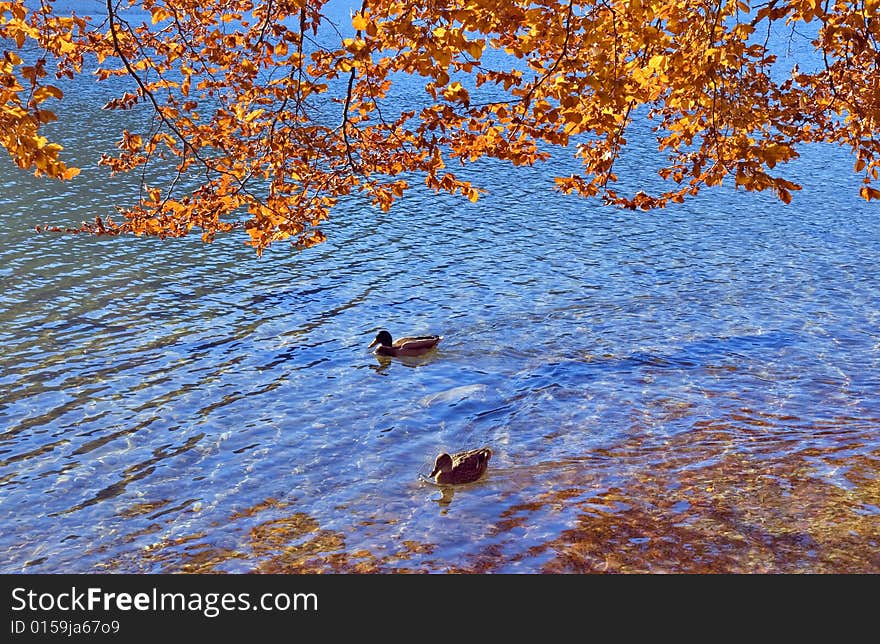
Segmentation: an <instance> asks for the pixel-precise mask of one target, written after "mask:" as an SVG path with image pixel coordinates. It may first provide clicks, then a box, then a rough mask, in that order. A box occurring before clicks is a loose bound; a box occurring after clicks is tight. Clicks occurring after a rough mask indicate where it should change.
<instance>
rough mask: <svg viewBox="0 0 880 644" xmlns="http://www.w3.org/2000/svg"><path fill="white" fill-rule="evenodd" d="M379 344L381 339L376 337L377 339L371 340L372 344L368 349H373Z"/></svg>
mask: <svg viewBox="0 0 880 644" xmlns="http://www.w3.org/2000/svg"><path fill="white" fill-rule="evenodd" d="M377 344H379V340H378V338H377V339H375V340H373V341H372V342H370V346H368V347H367V348H368V349H372V348H373V347H375V346H376V345H377Z"/></svg>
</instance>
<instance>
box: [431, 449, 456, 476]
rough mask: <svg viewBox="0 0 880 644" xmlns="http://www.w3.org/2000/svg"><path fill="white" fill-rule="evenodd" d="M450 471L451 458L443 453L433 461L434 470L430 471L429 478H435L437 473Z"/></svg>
mask: <svg viewBox="0 0 880 644" xmlns="http://www.w3.org/2000/svg"><path fill="white" fill-rule="evenodd" d="M451 469H452V457H451V456H450V455H449V454H447V453H446V452H444V453H442V454H440V456H438V457H437V458H436V459H435V460H434V469H433V470H431V476H430V477H429V478H434V477H435V476H437V473H438V472H448V471H450V470H451Z"/></svg>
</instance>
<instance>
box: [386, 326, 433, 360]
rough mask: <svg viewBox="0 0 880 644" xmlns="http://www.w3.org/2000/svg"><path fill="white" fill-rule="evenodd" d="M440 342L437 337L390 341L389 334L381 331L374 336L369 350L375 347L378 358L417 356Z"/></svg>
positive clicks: (425, 336)
mask: <svg viewBox="0 0 880 644" xmlns="http://www.w3.org/2000/svg"><path fill="white" fill-rule="evenodd" d="M440 340H442V338H441V337H440V336H439V335H417V336H407V337H405V338H398V339H397V340H392V338H391V334H390V333H388V331H384V330H383V331H379V333H377V334H376V339H375V340H373V341H372V342H371V343H370V348H371V349H372V348H373V347H376V353H377V354H379V355H380V356H419V355H422V354H423V353H427V352H428V351H430V350H431V349H433V348H434V347H436V346H437V343H438V342H440ZM377 345H378V346H377Z"/></svg>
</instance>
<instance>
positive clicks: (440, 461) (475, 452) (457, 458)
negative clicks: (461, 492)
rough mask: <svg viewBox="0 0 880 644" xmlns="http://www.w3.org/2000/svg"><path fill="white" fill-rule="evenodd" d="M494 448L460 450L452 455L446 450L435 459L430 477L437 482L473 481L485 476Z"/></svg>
mask: <svg viewBox="0 0 880 644" xmlns="http://www.w3.org/2000/svg"><path fill="white" fill-rule="evenodd" d="M491 457H492V450H491V449H489V448H488V447H481V448H480V449H472V450H470V451H467V452H458V453H456V454H452V455H451V456H450V455H449V454H447V453H446V452H444V453H443V454H440V456H438V457H437V459H436V460H435V461H434V469H433V470H431V476H430V478H432V479H434V480H435V481H436V482H437V483H442V484H455V483H472V482H473V481H476V480H477V479H478V478H480V477H481V476H483V473H484V472H485V471H486V468H487V467H489V459H490V458H491Z"/></svg>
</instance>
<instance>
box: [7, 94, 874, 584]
mask: <svg viewBox="0 0 880 644" xmlns="http://www.w3.org/2000/svg"><path fill="white" fill-rule="evenodd" d="M102 91H106V90H104V89H102V88H97V89H95V88H92V87H90V86H88V85H79V86H77V87H76V90H75V91H74V92H71V91H70V90H68V97H67V99H65V101H66V106H65V108H64V109H65V110H66V111H65V112H64V114H65V117H66V118H68V119H69V120H68V121H66V122H67V123H70V124H71V125H70V127H69V128H68V129H67V130H65V131H64V132H63V135H62V136H63V138H64V141H65V144H66V148H67V150H68V151H69V152H70V153H71V154H72V156H73V157H74V159H75V160H76V161H77V162H78V163H80V164H83V165H84V167H85V169H84V172H83V174H82V175H81V176H80V177H78V178H77V179H76V180H74V181H72V182H70V183H67V184H59V183H54V182H46V181H42V180H36V179H33V178H32V177H30V176H28V175H27V174H26V173H23V172H21V171H18V170H17V169H16V168H14V166H12V164H11V163H10V162H9V161H8V160H7V159H3V160H2V161H0V280H2V284H3V288H2V290H0V347H2V349H0V525H3V529H2V532H0V572H105V571H107V572H110V571H112V572H178V571H193V572H201V571H223V572H252V571H257V572H299V571H365V572H376V571H378V572H389V571H395V570H413V571H448V570H461V571H493V572H494V571H497V572H587V571H627V572H643V571H650V572H661V571H662V572H692V571H693V572H697V571H717V572H880V554H878V553H880V547H878V545H880V481H878V475H877V469H878V461H880V393H878V392H880V330H878V329H880V262H878V261H877V259H878V257H880V218H878V216H877V206H876V203H865V202H863V201H861V200H860V199H859V198H858V197H857V187H858V186H857V179H856V178H853V177H851V176H850V174H849V173H850V171H851V167H852V162H851V160H850V159H849V158H848V157H847V156H846V155H845V154H842V153H841V152H839V151H838V150H834V149H825V148H812V149H809V150H807V151H806V152H805V155H804V157H803V158H802V159H801V160H799V161H798V162H797V164H796V166H795V167H794V170H793V172H792V175H793V177H794V178H795V179H796V180H799V181H802V182H803V183H805V190H803V191H802V192H800V193H797V194H795V197H794V200H793V202H792V203H791V204H790V205H788V206H785V205H783V204H781V203H779V202H777V201H775V200H774V199H772V198H770V197H769V196H766V195H755V194H747V193H743V192H741V191H740V192H736V191H733V190H729V189H720V190H715V191H711V192H707V193H705V194H704V195H702V196H700V197H699V198H698V199H695V200H693V201H691V202H689V203H687V204H685V205H683V206H681V207H677V208H673V209H667V210H664V211H658V212H655V213H648V214H644V213H630V212H621V211H618V210H614V209H609V208H604V207H601V206H599V205H597V204H595V203H592V202H588V201H583V200H579V199H575V198H565V197H562V196H559V195H554V194H552V193H551V192H550V186H551V184H552V179H551V177H552V176H553V175H554V173H556V172H557V171H558V168H557V167H554V165H549V166H545V167H539V168H525V169H511V168H510V167H507V166H504V165H499V164H492V163H484V164H481V165H479V166H477V167H476V168H475V169H474V170H473V172H474V180H475V181H479V182H480V183H481V185H483V186H485V187H487V188H489V189H490V191H491V192H490V194H489V195H488V196H487V197H485V198H483V199H481V200H480V201H479V202H477V203H476V204H472V203H470V202H468V201H466V200H462V199H453V198H449V197H444V196H435V195H433V194H429V193H427V192H424V191H419V190H415V191H414V192H413V193H411V194H408V195H407V196H406V197H405V198H404V199H403V200H402V201H401V202H400V203H399V204H397V205H396V206H395V208H394V209H393V210H392V211H391V212H390V213H388V214H382V213H380V212H377V211H376V210H374V209H372V208H371V207H369V206H368V205H365V204H363V203H361V202H358V201H357V200H351V201H350V202H348V203H345V204H343V205H342V206H341V207H340V208H339V209H338V211H337V212H336V213H335V215H334V219H333V221H332V222H331V224H330V225H329V226H327V227H326V228H325V232H326V233H327V234H328V236H329V241H328V242H326V243H325V244H322V245H320V246H318V247H316V248H313V249H310V250H307V251H304V252H301V253H296V252H293V251H291V250H290V249H289V248H287V247H285V246H283V245H279V246H278V247H277V248H272V249H270V250H269V251H268V252H267V253H265V254H264V256H263V257H262V258H257V257H255V256H254V254H253V252H252V250H251V249H250V248H248V247H246V246H244V245H243V241H244V239H243V237H241V236H237V235H231V236H228V237H225V238H223V239H219V240H218V241H217V242H215V243H214V244H212V245H208V246H205V245H202V243H201V242H200V241H199V240H198V239H192V240H189V239H187V240H171V241H164V242H162V241H158V240H148V239H133V238H127V239H96V238H90V237H86V236H79V235H76V236H59V235H37V234H35V233H34V232H33V228H34V226H35V225H37V224H43V223H46V222H49V223H61V224H62V225H63V224H67V223H70V224H75V223H76V222H79V221H81V220H83V219H91V218H93V217H94V216H95V215H96V214H100V215H104V214H106V213H108V212H111V211H112V208H113V206H114V204H116V203H125V202H127V201H128V199H129V195H131V194H132V191H133V190H136V187H135V185H136V184H134V183H133V181H132V179H130V178H125V177H122V178H120V177H114V178H109V177H108V176H107V174H106V173H105V172H104V171H103V170H100V169H95V168H91V167H89V166H88V165H86V164H90V163H93V162H94V161H95V160H96V159H97V157H98V156H99V155H100V153H101V152H102V151H104V150H106V149H108V148H110V147H111V146H112V142H113V140H114V138H115V137H114V133H113V130H112V127H111V126H112V125H113V118H115V116H113V115H106V114H104V113H102V112H100V111H99V110H96V109H95V107H96V106H100V105H101V104H102V103H103V101H102V100H101V98H102V96H101V92H102ZM633 141H634V145H636V146H637V147H636V149H635V152H634V153H633V157H632V158H633V159H634V161H633V163H632V165H631V167H632V170H631V176H630V178H629V180H631V181H635V180H638V179H639V178H640V176H641V175H639V174H638V172H639V169H638V167H637V163H638V158H639V155H640V154H641V151H640V150H639V148H638V146H639V145H642V143H640V139H639V137H638V136H635V137H633ZM644 154H645V156H646V157H647V156H648V155H649V152H648V151H647V149H645V150H644ZM624 179H627V177H626V176H625V177H624ZM382 327H385V328H388V329H389V330H391V332H392V333H393V334H395V335H403V334H411V333H416V334H419V333H439V334H441V335H443V336H444V339H443V341H442V343H441V344H440V347H439V349H438V350H437V351H436V352H435V353H433V354H432V355H430V356H428V357H427V358H423V359H406V360H396V359H394V360H388V359H378V358H376V357H375V356H373V355H372V354H370V353H369V352H368V350H367V345H368V344H369V342H370V341H371V340H372V338H373V336H374V335H375V333H376V331H377V330H378V329H379V328H382ZM481 445H489V446H491V447H492V448H493V450H494V456H493V458H492V461H491V463H490V469H489V472H488V474H487V475H486V476H485V477H484V478H483V479H482V480H481V481H480V482H478V483H476V484H473V485H469V486H463V487H460V488H457V489H455V490H454V491H450V490H442V489H440V488H438V487H435V486H432V485H430V484H428V483H425V482H424V481H422V480H420V479H419V477H418V475H419V473H422V474H425V473H427V471H428V470H429V468H430V465H431V462H432V461H433V458H434V456H436V454H437V453H439V452H440V451H443V450H458V449H468V448H473V447H478V446H481Z"/></svg>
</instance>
